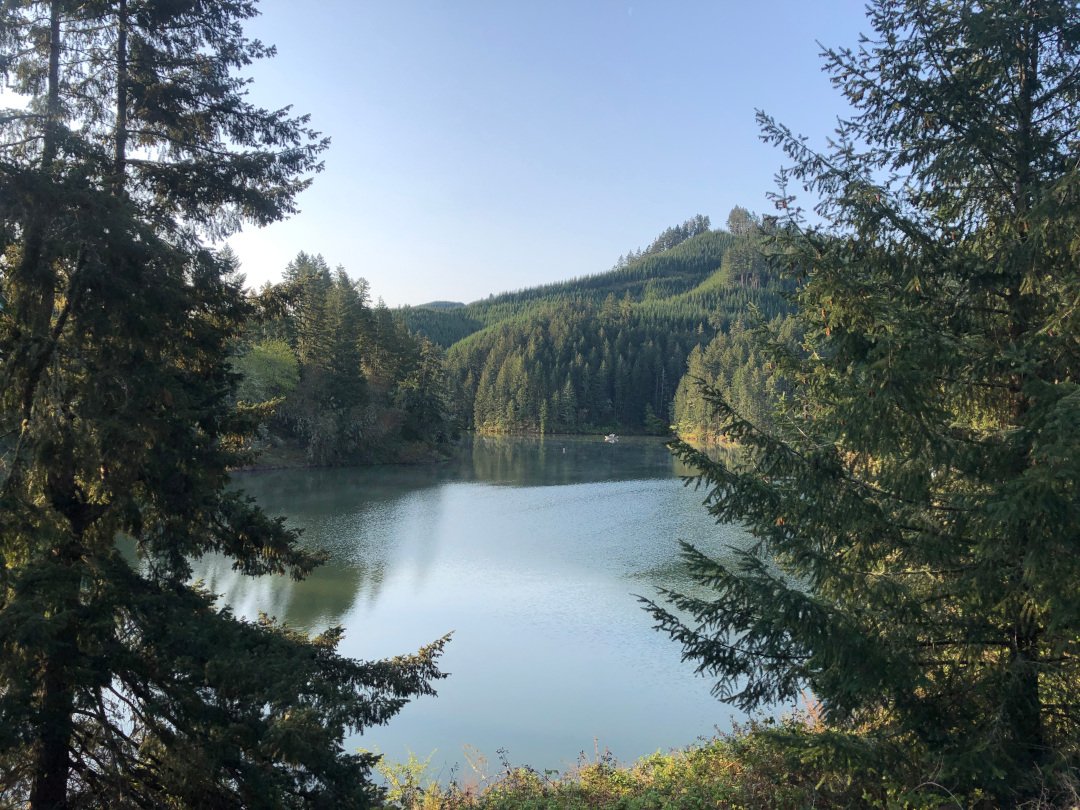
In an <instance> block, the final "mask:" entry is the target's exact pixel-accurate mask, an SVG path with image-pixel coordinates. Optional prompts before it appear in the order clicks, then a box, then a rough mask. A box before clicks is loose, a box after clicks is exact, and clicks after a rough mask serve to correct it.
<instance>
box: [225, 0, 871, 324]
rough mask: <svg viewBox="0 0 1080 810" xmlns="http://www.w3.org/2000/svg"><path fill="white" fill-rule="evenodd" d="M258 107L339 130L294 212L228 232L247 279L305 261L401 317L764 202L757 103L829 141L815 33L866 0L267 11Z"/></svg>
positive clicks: (402, 2) (588, 263)
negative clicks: (411, 308) (304, 255)
mask: <svg viewBox="0 0 1080 810" xmlns="http://www.w3.org/2000/svg"><path fill="white" fill-rule="evenodd" d="M260 8H261V10H262V16H261V17H260V18H259V19H258V20H256V21H255V22H253V23H252V24H250V25H249V27H248V32H249V34H250V35H251V36H255V37H258V38H260V39H262V40H263V41H265V42H270V43H274V44H275V45H276V46H277V47H278V56H277V58H275V59H274V60H271V61H267V62H262V63H259V64H257V65H255V66H254V68H253V69H252V72H251V75H252V76H253V78H254V79H255V84H254V86H253V88H252V91H251V95H252V98H253V100H255V101H257V102H259V103H261V104H264V105H266V106H273V107H278V106H282V105H285V104H292V105H293V106H294V109H295V111H296V112H303V113H309V114H310V115H311V118H312V125H313V126H314V127H315V128H316V129H318V130H320V131H322V132H323V133H325V134H326V135H329V136H330V137H331V138H332V144H331V147H330V149H329V151H328V152H327V153H326V156H325V162H326V168H325V171H324V172H323V173H321V174H320V175H318V176H317V177H316V178H315V182H314V184H313V186H312V187H311V188H310V189H308V190H307V191H306V192H304V194H303V195H302V196H301V197H300V200H299V204H300V207H301V209H302V212H301V213H300V214H298V215H296V216H295V217H293V218H292V219H291V220H288V221H286V222H283V223H278V224H275V225H272V226H270V227H268V228H263V229H257V228H248V229H246V230H245V231H244V232H243V233H241V234H239V235H237V236H235V237H233V238H232V239H231V240H230V241H231V244H232V245H233V247H234V248H235V249H236V251H237V252H238V254H239V256H240V259H241V262H242V270H243V272H244V273H246V275H247V277H248V281H249V283H250V284H252V285H258V284H261V283H262V282H264V281H275V280H278V279H279V278H280V275H281V271H282V269H283V268H284V266H285V264H286V263H287V262H288V261H289V260H290V259H291V258H292V257H293V256H295V255H296V253H297V252H299V251H301V250H303V251H306V252H309V253H321V254H322V255H323V256H324V257H325V258H326V260H327V261H328V262H329V263H330V264H331V265H332V266H336V265H342V266H343V267H344V268H345V269H346V270H347V271H348V272H349V274H350V275H351V276H353V277H359V276H362V277H364V278H366V279H367V280H368V281H369V282H370V283H371V287H372V292H373V294H374V295H375V296H381V297H382V298H384V299H385V300H386V302H387V303H388V304H390V305H391V306H397V305H401V304H419V303H423V302H425V301H430V300H458V301H472V300H475V299H477V298H481V297H484V296H486V295H487V294H489V293H497V292H501V291H505V290H513V289H521V288H524V287H529V286H534V285H536V284H540V283H544V282H548V281H555V280H560V279H566V278H571V277H574V276H581V275H587V274H590V273H597V272H602V271H604V270H606V269H608V268H610V267H611V265H612V264H614V262H615V260H616V259H617V258H618V257H619V255H620V254H622V253H625V252H626V251H627V250H629V249H632V248H635V247H640V246H644V245H646V244H647V243H648V242H649V241H651V239H652V238H653V237H654V236H655V235H656V234H658V233H659V232H660V231H662V230H663V229H664V228H666V227H668V226H669V225H674V224H677V223H679V222H681V221H683V220H685V219H687V218H689V217H691V216H693V215H695V214H699V213H700V214H707V215H709V216H710V217H711V218H712V221H713V225H714V227H715V226H718V225H722V224H723V223H724V221H725V220H726V218H727V214H728V212H729V211H730V209H731V208H732V207H733V206H735V205H742V206H745V207H747V208H749V209H751V210H753V211H756V212H758V213H761V212H767V211H768V210H769V202H768V200H767V198H766V194H767V192H768V191H770V190H771V189H772V188H773V176H774V174H775V173H776V171H777V169H779V168H780V167H781V166H782V165H784V156H783V155H782V154H781V153H780V152H778V151H777V150H775V149H774V148H772V147H769V146H767V145H765V144H762V143H760V141H759V140H758V128H757V125H756V123H755V121H754V110H755V109H757V108H762V109H764V110H765V111H766V112H768V113H770V114H771V115H774V116H775V117H777V118H778V119H780V120H782V121H784V122H785V123H786V124H788V125H789V126H791V127H792V128H793V129H795V130H796V131H799V132H802V133H805V134H807V135H809V136H810V137H811V141H812V142H814V143H823V142H824V139H825V138H826V137H827V136H828V134H829V133H830V132H831V131H832V128H833V125H834V123H835V119H836V116H837V115H838V114H841V113H842V112H843V110H844V106H843V100H842V98H841V97H840V96H839V94H838V93H837V92H836V91H835V90H834V89H833V88H832V87H831V85H830V83H829V80H828V77H827V76H826V75H825V74H824V73H822V72H821V69H820V68H821V59H820V57H819V55H818V54H819V50H820V49H819V47H818V45H817V44H816V43H817V41H820V42H821V43H823V44H826V45H833V46H839V45H852V46H853V45H855V44H856V41H857V36H858V33H859V32H860V31H865V30H867V24H866V21H865V18H864V16H863V4H862V2H852V1H849V0H829V1H828V2H813V1H812V0H802V2H796V1H795V0H773V1H772V2H759V3H756V4H755V3H746V2H739V3H736V2H729V1H728V0H714V1H713V2H696V1H695V2H689V1H687V2H681V1H680V0H631V1H630V2H625V1H624V2H608V1H607V0H544V1H543V2H541V0H529V1H528V2H526V0H499V1H497V0H484V1H483V2H481V1H480V0H457V2H450V0H380V2H367V1H366V0H320V1H319V2H296V0H262V2H261V3H260Z"/></svg>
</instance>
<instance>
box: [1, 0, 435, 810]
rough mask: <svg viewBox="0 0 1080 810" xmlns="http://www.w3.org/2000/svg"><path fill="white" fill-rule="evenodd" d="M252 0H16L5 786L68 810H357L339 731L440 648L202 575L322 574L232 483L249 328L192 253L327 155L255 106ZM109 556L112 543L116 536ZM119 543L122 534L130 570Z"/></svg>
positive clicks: (4, 267) (9, 149)
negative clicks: (318, 628)
mask: <svg viewBox="0 0 1080 810" xmlns="http://www.w3.org/2000/svg"><path fill="white" fill-rule="evenodd" d="M255 13H256V12H255V4H254V3H253V2H244V1H242V0H225V1H224V2H204V1H203V0H177V1H176V2H170V3H159V2H150V1H149V0H95V1H94V2H72V0H48V1H47V2H46V1H37V2H35V1H34V0H13V1H12V2H6V3H3V4H2V6H0V15H2V16H0V67H2V70H3V78H4V80H5V84H6V86H7V87H8V88H9V89H11V90H12V91H14V92H16V93H18V94H21V95H22V96H24V97H25V98H26V99H27V102H28V104H27V106H26V107H25V109H15V110H10V111H5V112H4V113H3V115H0V138H2V140H0V237H2V239H3V246H2V249H3V255H2V258H0V780H2V783H0V794H2V795H3V797H4V801H5V803H11V804H12V805H20V806H28V807H31V808H66V807H75V806H78V807H163V806H184V807H187V806H201V807H270V806H273V807H290V806H335V807H350V806H365V805H367V804H368V803H369V802H370V801H372V800H373V799H374V798H375V797H376V795H377V791H376V790H375V789H374V788H373V786H372V785H371V783H370V781H369V779H368V770H369V768H370V765H371V763H372V758H371V757H369V756H367V755H350V754H346V753H345V752H344V751H343V750H342V748H341V742H342V739H343V737H344V735H345V733H346V732H347V731H348V730H349V729H356V728H361V727H364V726H367V725H370V724H372V723H381V722H385V721H386V720H387V719H388V718H389V717H390V716H392V715H393V714H394V712H395V711H396V710H397V709H398V708H400V706H401V705H402V704H403V702H404V701H405V700H406V699H407V698H408V697H410V696H412V695H416V694H423V693H427V692H430V691H431V682H432V679H433V678H435V677H438V672H437V670H436V669H435V666H434V657H435V656H436V655H437V653H438V651H439V648H440V646H441V642H437V643H436V644H435V645H434V646H432V647H431V648H429V649H426V650H423V651H421V652H420V653H419V654H417V655H415V656H412V657H407V658H403V659H400V660H394V661H388V662H376V663H371V664H367V663H361V662H355V661H350V660H347V659H344V658H342V657H340V656H338V655H337V654H336V652H335V644H336V642H337V639H338V638H339V636H340V631H338V630H334V629H332V630H329V631H327V632H326V633H324V634H323V635H322V636H320V637H318V638H315V639H307V638H305V637H302V636H300V635H298V634H296V633H293V632H291V631H289V630H287V629H285V628H281V627H278V626H276V625H274V624H273V623H271V622H269V621H264V622H261V623H250V622H243V621H239V620H237V619H236V618H235V617H233V616H232V615H231V613H230V612H229V611H228V610H227V609H223V608H221V607H220V606H217V605H215V602H214V599H213V595H211V594H208V593H205V592H202V591H200V590H198V589H196V588H194V587H191V586H190V585H189V584H188V579H189V577H190V574H191V568H190V565H189V561H190V560H191V559H192V558H196V557H198V556H200V555H202V554H206V553H211V552H222V553H225V554H227V555H229V556H231V557H232V558H233V559H234V560H235V566H236V568H237V569H238V570H240V571H242V572H244V573H247V574H253V575H254V574H264V573H279V574H291V575H293V576H303V575H304V574H305V573H306V572H307V571H309V570H310V569H311V568H312V566H313V565H315V564H316V563H317V562H318V556H317V555H315V554H312V553H311V552H309V551H307V550H305V549H303V548H302V547H300V546H299V545H298V543H297V537H296V535H295V533H293V532H291V531H288V530H286V529H285V528H284V526H283V525H282V524H281V523H280V522H279V521H274V520H270V519H268V518H267V517H266V516H264V515H263V514H262V513H261V512H260V511H259V510H258V509H257V508H255V507H254V505H253V504H252V503H251V502H250V501H249V500H248V499H246V498H245V497H243V496H242V495H241V494H239V493H237V492H236V491H234V490H231V489H228V488H227V483H228V475H227V470H228V468H229V467H231V466H233V465H236V464H238V463H242V462H243V461H244V460H245V457H244V455H243V454H242V453H241V452H240V451H239V449H238V448H240V447H242V446H243V442H242V441H240V438H241V437H242V436H243V435H245V434H247V433H249V432H250V430H251V429H252V428H253V427H254V419H253V416H254V414H253V413H252V412H251V411H250V410H247V411H245V410H240V411H236V410H234V409H233V408H232V407H231V405H230V403H231V402H232V401H233V399H234V397H233V396H232V391H233V388H234V385H235V375H234V374H233V373H232V372H231V371H230V369H229V365H228V363H227V362H226V361H227V352H228V346H229V344H230V340H231V339H232V338H233V336H234V335H235V333H236V331H237V329H238V327H239V325H240V323H241V322H242V321H243V320H244V318H245V317H246V316H247V315H248V304H247V301H246V299H245V297H244V296H243V293H242V291H241V290H240V288H239V286H238V283H237V282H236V281H235V280H233V279H232V278H231V275H230V274H231V272H232V270H233V268H232V266H231V263H230V260H229V257H228V256H227V255H225V256H222V255H219V254H216V253H214V252H213V251H210V250H208V249H206V248H205V247H204V246H203V241H204V240H205V239H207V238H208V237H211V238H216V237H220V236H222V235H224V234H227V233H228V232H230V231H231V230H232V229H234V228H235V227H236V226H237V225H238V224H239V223H240V222H242V221H251V222H256V223H265V222H270V221H273V220H276V219H279V218H280V217H282V216H284V215H286V214H289V213H291V212H292V211H293V210H294V198H295V195H296V193H297V192H298V191H300V190H301V189H302V188H303V187H304V186H305V185H306V184H307V183H308V182H309V177H310V173H311V172H313V171H315V170H317V169H318V168H319V163H318V160H319V154H320V152H321V151H322V149H323V148H324V147H325V141H323V140H321V139H320V138H319V137H318V136H317V135H316V133H314V132H312V131H310V130H309V129H308V127H307V125H306V122H305V120H304V119H303V118H298V117H294V116H292V115H291V114H290V113H289V112H288V111H287V110H279V111H272V110H263V109H260V108H257V107H254V106H252V105H251V104H250V103H248V101H246V99H245V97H244V93H243V89H244V84H245V81H244V80H243V79H239V78H237V77H236V75H235V73H236V70H237V69H239V68H242V67H243V66H245V65H247V64H248V63H249V62H251V61H252V60H254V59H258V58H261V57H264V56H268V55H270V54H271V50H270V49H268V48H266V47H265V46H263V45H262V44H260V43H258V42H256V41H252V40H248V39H246V38H245V37H244V36H243V32H242V24H243V22H244V21H245V20H247V19H248V18H250V17H251V16H253V15H254V14H255ZM120 538H123V540H121V539H120ZM120 542H126V543H133V544H134V546H135V548H136V550H137V552H138V555H139V560H140V562H139V564H138V566H137V567H133V566H132V565H131V564H130V563H129V562H128V561H127V559H126V558H125V556H124V555H123V554H122V553H121V549H120V545H119V544H120Z"/></svg>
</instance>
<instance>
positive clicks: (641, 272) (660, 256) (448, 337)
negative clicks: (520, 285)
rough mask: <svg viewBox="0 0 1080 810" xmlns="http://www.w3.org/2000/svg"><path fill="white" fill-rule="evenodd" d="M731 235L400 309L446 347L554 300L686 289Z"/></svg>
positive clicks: (643, 296) (655, 296) (656, 297)
mask: <svg viewBox="0 0 1080 810" xmlns="http://www.w3.org/2000/svg"><path fill="white" fill-rule="evenodd" d="M732 238H733V237H732V236H731V234H729V233H727V232H725V231H707V232H705V233H702V234H699V235H697V236H694V237H691V238H690V239H687V240H685V241H684V242H682V243H680V244H678V245H676V246H675V247H673V248H671V249H669V250H665V251H662V252H658V253H654V254H649V255H645V256H642V257H640V258H637V259H634V260H631V261H630V262H628V263H626V264H625V265H624V266H622V267H619V268H617V269H614V270H609V271H608V272H605V273H597V274H596V275H591V276H584V277H582V278H575V279H571V280H569V281H561V282H556V283H554V284H545V285H543V286H539V287H532V288H529V289H525V290H518V291H516V292H506V293H501V294H499V295H494V296H491V297H489V298H486V299H482V300H480V301H474V302H473V303H471V304H468V305H465V306H462V307H455V306H450V305H447V303H446V302H435V303H433V304H425V305H423V306H419V307H408V308H406V309H404V310H402V314H403V315H404V318H405V322H406V324H407V325H408V326H409V328H410V329H411V330H412V331H414V332H419V333H421V334H424V335H426V336H427V337H428V338H430V339H431V340H433V341H435V342H436V343H439V344H440V345H442V346H444V347H449V346H451V345H453V344H454V343H456V342H457V341H458V340H461V339H463V338H465V337H467V336H468V335H470V334H472V333H473V332H475V331H479V330H480V329H482V328H483V327H485V326H491V325H493V324H496V323H499V322H501V321H504V320H506V319H508V318H513V317H516V316H518V315H521V314H524V313H527V312H529V311H530V310H534V309H537V308H542V307H545V306H549V305H551V304H556V303H568V302H571V301H573V302H578V303H584V304H590V303H591V304H594V305H599V304H601V303H602V302H603V301H604V300H605V299H606V298H607V297H608V296H614V297H615V298H616V299H619V300H620V301H621V300H624V299H627V298H629V301H630V302H631V303H642V302H646V301H654V302H655V301H660V300H663V299H666V298H671V297H673V296H678V295H683V294H688V293H690V292H692V291H693V290H694V289H695V288H697V287H699V286H700V285H702V284H703V283H705V282H706V281H707V280H708V279H709V278H710V277H711V276H713V275H714V274H715V273H716V272H717V271H718V270H719V268H720V265H721V262H722V261H723V257H724V251H725V250H726V249H727V247H728V246H729V245H730V244H731V240H732Z"/></svg>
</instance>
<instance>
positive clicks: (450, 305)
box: [416, 301, 465, 309]
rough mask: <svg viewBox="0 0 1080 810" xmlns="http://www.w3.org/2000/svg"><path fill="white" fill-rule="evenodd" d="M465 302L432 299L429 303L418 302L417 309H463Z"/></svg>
mask: <svg viewBox="0 0 1080 810" xmlns="http://www.w3.org/2000/svg"><path fill="white" fill-rule="evenodd" d="M464 307H465V304H464V303H462V302H461V301H432V302H430V303H428V304H417V305H416V308H417V309H463V308H464Z"/></svg>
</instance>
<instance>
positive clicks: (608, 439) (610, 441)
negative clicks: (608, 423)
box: [604, 433, 619, 444]
mask: <svg viewBox="0 0 1080 810" xmlns="http://www.w3.org/2000/svg"><path fill="white" fill-rule="evenodd" d="M618 440H619V437H618V436H616V435H615V434H614V433H609V434H608V435H607V436H605V437H604V441H605V442H607V443H608V444H615V442H617V441H618Z"/></svg>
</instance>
